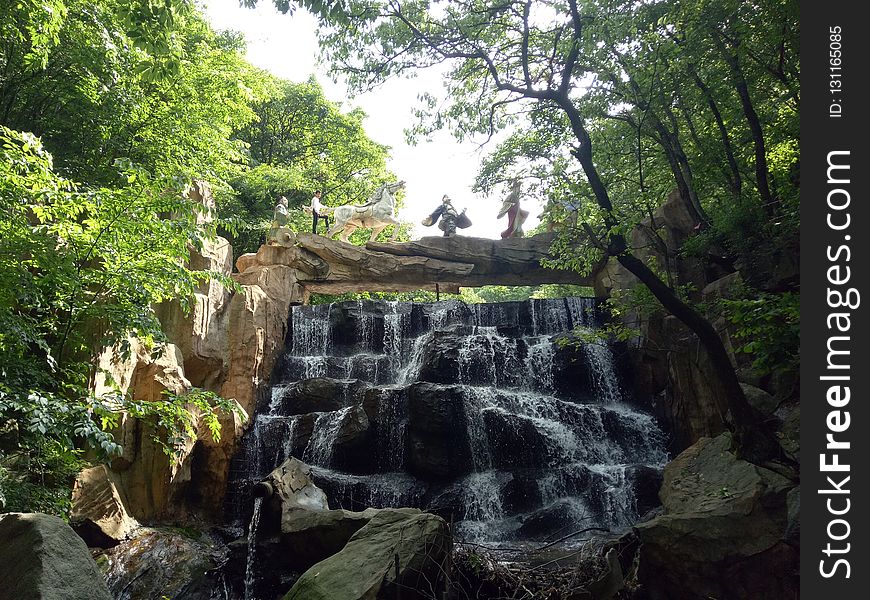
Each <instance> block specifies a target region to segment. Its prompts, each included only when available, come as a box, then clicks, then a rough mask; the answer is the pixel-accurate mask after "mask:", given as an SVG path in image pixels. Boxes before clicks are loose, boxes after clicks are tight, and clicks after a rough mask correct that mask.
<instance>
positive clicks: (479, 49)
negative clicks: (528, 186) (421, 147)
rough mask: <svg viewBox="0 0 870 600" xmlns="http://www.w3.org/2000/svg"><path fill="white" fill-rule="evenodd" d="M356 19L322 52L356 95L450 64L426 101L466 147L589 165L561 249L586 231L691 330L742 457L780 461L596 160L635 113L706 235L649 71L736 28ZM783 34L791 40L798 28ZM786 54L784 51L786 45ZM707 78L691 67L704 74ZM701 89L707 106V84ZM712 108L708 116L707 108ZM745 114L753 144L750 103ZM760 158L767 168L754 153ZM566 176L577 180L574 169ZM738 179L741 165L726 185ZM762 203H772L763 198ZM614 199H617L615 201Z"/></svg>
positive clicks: (556, 13)
mask: <svg viewBox="0 0 870 600" xmlns="http://www.w3.org/2000/svg"><path fill="white" fill-rule="evenodd" d="M735 4H736V3H735ZM758 6H759V7H760V8H759V10H760V11H767V12H768V13H773V12H775V11H773V9H772V8H771V6H772V5H771V4H768V3H761V4H760V5H758ZM727 8H733V4H729V5H728V7H726V10H727ZM349 14H350V15H351V16H350V26H349V27H348V26H346V25H345V26H342V27H341V28H338V27H334V28H332V29H328V30H327V31H326V32H325V33H324V34H323V42H324V45H325V48H326V52H327V55H328V57H329V58H330V59H331V60H332V61H333V63H334V64H336V65H338V66H337V68H338V69H339V70H341V71H342V72H343V73H345V74H346V75H347V76H348V78H349V80H350V81H351V83H352V84H353V85H355V86H356V87H357V88H360V89H362V88H365V87H368V86H371V85H373V84H376V83H377V82H379V81H382V80H383V79H384V78H386V77H390V76H395V75H403V74H407V73H410V72H413V71H414V70H416V69H421V68H427V67H432V66H435V65H447V66H448V68H449V71H448V76H447V80H446V92H447V101H446V102H445V103H439V102H434V101H430V102H429V103H428V106H429V107H431V108H432V109H433V110H432V111H430V116H431V118H432V119H433V121H432V122H433V123H435V125H440V124H449V126H450V127H451V128H452V130H453V131H454V133H456V134H458V135H473V134H480V133H482V134H492V133H493V132H494V131H496V130H498V129H502V128H506V127H514V126H518V125H519V126H521V127H522V126H526V129H525V132H526V134H527V136H534V135H537V134H539V133H540V134H542V135H544V136H550V137H551V138H552V139H554V140H556V141H557V142H558V145H557V146H556V149H555V150H554V151H553V152H552V154H551V156H553V155H555V156H554V160H558V161H560V164H561V165H562V166H563V167H568V162H567V161H566V160H565V159H566V157H567V156H570V157H571V158H572V160H573V161H576V164H579V165H580V168H581V169H582V172H583V175H584V181H583V182H582V186H581V187H582V189H583V191H585V192H587V193H588V198H589V199H590V200H591V201H592V202H593V203H594V210H593V209H592V208H591V207H590V206H589V205H588V203H587V204H586V206H584V207H583V208H582V210H580V211H579V213H580V214H579V216H578V219H579V222H578V227H577V230H572V231H569V232H568V235H567V236H563V243H562V246H561V247H562V248H566V247H567V245H568V244H566V243H565V238H566V237H567V238H568V239H569V240H573V239H577V238H578V237H579V236H578V233H579V232H580V231H582V233H583V234H584V237H585V238H586V244H585V245H586V246H587V248H588V247H589V245H590V244H591V245H592V246H595V247H596V248H597V249H598V250H599V251H600V252H603V253H605V254H606V255H608V256H612V257H615V258H616V260H618V261H619V263H620V264H621V265H622V266H624V267H625V268H626V269H627V270H629V271H630V272H631V273H632V274H634V275H635V276H636V277H637V278H638V279H639V280H640V282H642V283H643V284H644V285H645V286H647V287H648V288H649V290H650V291H651V293H652V294H653V295H654V296H655V297H656V299H657V300H658V301H659V302H660V303H661V305H662V306H663V307H664V308H665V309H666V310H668V311H669V312H670V313H671V314H673V315H674V316H676V317H677V318H678V319H680V320H681V321H682V322H683V323H684V324H686V325H687V326H688V327H689V329H691V330H692V331H693V332H694V333H695V335H697V336H698V338H699V340H700V342H701V344H702V345H703V347H704V348H705V350H706V352H707V354H708V356H709V358H710V360H711V363H712V365H713V368H714V372H715V374H716V377H717V379H718V383H719V385H720V386H721V387H722V388H723V389H724V391H725V393H726V396H727V399H728V400H727V401H728V405H727V406H724V407H721V408H722V413H723V415H724V414H725V413H726V412H727V413H729V414H730V422H731V425H732V427H733V429H734V430H735V433H736V439H737V443H738V445H739V447H740V449H741V451H742V452H743V453H744V454H745V455H746V456H747V457H749V458H751V459H755V460H763V459H766V458H770V457H771V456H772V455H774V454H775V453H776V452H777V451H778V446H777V444H776V443H775V441H773V439H772V438H771V437H770V436H769V435H768V433H767V432H766V431H765V430H764V429H763V427H762V426H761V425H760V424H759V422H758V420H757V419H756V418H755V415H754V412H753V410H752V409H751V407H750V406H749V404H748V402H747V400H746V398H745V396H744V394H743V391H742V389H741V387H740V384H739V382H738V380H737V377H736V374H735V371H734V369H733V367H732V365H731V363H730V361H729V358H728V354H727V352H726V350H725V348H724V346H723V344H722V340H721V339H720V337H719V335H718V333H717V332H716V330H715V329H714V328H713V326H712V325H711V323H710V321H709V320H708V319H707V318H705V317H704V316H703V315H702V314H701V313H700V312H699V311H698V310H697V309H696V308H694V307H693V306H692V305H691V304H690V303H688V302H686V301H684V300H683V299H682V298H680V296H679V295H678V294H677V292H676V291H675V289H674V288H673V287H671V286H670V285H668V283H666V282H665V281H663V279H662V278H661V277H660V276H659V275H658V274H657V273H656V272H655V271H654V270H653V269H652V268H651V267H650V266H649V265H647V264H645V263H644V262H643V261H641V260H640V259H638V257H637V256H636V255H635V254H634V253H633V249H632V248H631V247H630V246H629V243H628V241H627V233H628V232H629V231H630V229H631V227H632V225H633V224H634V220H633V218H632V217H633V215H636V214H637V213H638V212H639V210H638V209H639V208H642V207H643V206H644V203H645V202H649V198H643V197H635V198H632V197H631V196H629V199H628V201H627V202H622V201H621V197H620V196H614V195H613V194H612V193H611V192H612V190H614V189H624V190H625V191H626V192H628V191H629V190H631V186H625V185H622V186H621V185H620V183H619V181H618V176H619V175H620V174H618V173H616V174H615V173H611V172H609V170H608V165H607V164H606V163H601V162H600V161H596V160H595V158H596V156H597V155H596V154H595V153H594V152H593V148H598V147H599V146H598V144H601V145H606V144H607V143H608V142H607V140H606V139H603V138H602V137H601V135H600V133H602V132H607V131H608V129H607V127H606V125H604V123H605V122H606V121H607V120H608V118H609V117H614V116H617V115H618V113H620V112H624V111H623V110H622V109H623V108H624V107H625V106H626V105H628V106H630V107H633V113H632V112H629V113H628V114H626V115H625V116H624V118H623V119H622V120H623V122H624V123H626V124H628V125H629V126H630V127H631V129H632V130H633V131H634V132H635V134H634V135H633V136H632V139H635V140H638V141H637V143H636V144H635V145H634V150H635V152H633V153H632V154H631V155H634V156H635V157H637V163H638V168H641V167H642V166H643V163H644V161H645V160H646V155H647V154H649V153H650V152H651V149H650V146H649V145H648V142H644V141H643V140H644V139H647V140H651V141H652V142H653V143H654V144H655V145H656V146H657V148H658V149H659V152H660V154H658V155H657V156H656V157H655V160H661V159H662V158H664V160H665V161H666V163H667V165H668V169H669V170H670V172H671V176H672V180H671V181H672V184H673V183H675V184H676V186H677V188H678V189H679V191H680V196H681V198H683V200H684V201H685V202H686V203H687V205H688V206H690V207H691V209H692V210H693V211H694V212H695V214H696V216H697V218H698V220H699V223H700V226H701V227H704V226H705V225H704V222H705V221H706V220H707V218H708V217H707V216H706V215H705V210H704V207H703V206H702V205H701V201H700V196H699V194H698V191H697V186H696V185H695V177H694V173H695V171H694V170H693V166H692V164H691V161H690V159H689V158H688V153H687V152H686V149H685V146H684V143H683V138H682V137H681V135H682V132H681V130H680V128H681V127H683V126H686V125H685V124H684V123H685V119H684V118H683V120H682V123H681V120H680V116H683V117H685V115H680V114H679V112H678V108H679V107H678V106H677V105H676V104H675V102H674V95H675V94H676V93H677V92H678V91H679V90H680V89H681V88H678V87H673V86H674V80H673V77H674V75H675V73H676V72H677V71H676V70H675V69H673V68H671V69H668V71H667V74H666V75H665V76H661V75H657V74H656V72H655V70H654V69H657V68H661V67H662V65H663V64H668V65H674V64H676V63H677V62H679V66H680V67H684V68H685V69H688V65H689V64H691V58H692V56H693V54H692V53H691V52H689V51H681V46H680V44H681V43H683V44H685V42H682V41H681V36H683V35H686V36H690V37H691V38H692V39H693V40H695V39H696V33H697V31H699V30H701V29H702V28H703V30H704V31H706V32H707V33H709V31H717V32H718V31H723V32H725V31H734V30H735V29H737V28H735V27H727V22H721V21H718V20H717V18H718V17H719V16H720V13H715V14H712V15H707V14H705V13H701V12H692V11H691V10H690V9H687V8H686V7H685V5H684V3H682V2H680V1H678V0H674V1H672V2H662V3H654V4H644V3H636V2H626V1H619V0H617V1H598V2H587V3H581V2H579V1H578V0H548V1H543V2H534V3H533V2H531V1H530V0H524V1H523V0H516V1H512V0H494V1H480V0H460V1H455V2H447V3H445V2H433V3H430V2H426V1H412V2H401V1H399V0H382V1H373V2H360V3H357V4H354V5H353V7H352V8H351V10H350V11H349ZM741 16H745V15H739V14H738V15H732V14H728V15H727V18H728V19H730V20H732V21H740V19H741ZM787 24H788V26H789V27H791V29H790V30H789V31H790V32H793V31H794V30H795V28H796V24H795V23H793V22H788V23H787ZM727 39H731V40H732V42H731V46H730V47H729V46H728V45H727V44H726V45H725V50H722V49H721V48H720V54H721V55H722V57H723V58H725V59H726V62H727V61H728V60H731V59H729V58H728V57H727V56H726V54H727V52H731V55H730V56H731V57H732V58H733V53H734V52H735V51H739V48H740V44H739V43H738V44H737V48H738V50H735V44H734V42H733V40H734V39H735V38H734V36H731V37H729V38H727ZM738 39H739V38H738ZM683 47H685V46H683ZM781 47H782V52H783V53H786V50H787V48H786V45H782V46H781ZM788 50H789V51H790V50H791V49H790V48H788ZM665 52H668V53H671V54H673V56H674V58H670V59H668V61H666V62H663V60H664V59H660V55H661V53H665ZM664 58H667V56H665V57H664ZM789 59H791V57H789ZM698 68H699V67H698V66H697V65H696V66H695V69H696V72H697V69H698ZM783 72H785V70H783ZM731 73H732V76H733V77H734V78H735V81H736V79H737V78H738V73H737V72H736V71H735V69H734V67H733V65H731ZM686 77H691V72H687V73H686V74H685V75H683V78H686ZM744 80H745V77H744ZM662 83H663V84H664V85H663V86H661V84H662ZM702 83H703V81H702ZM704 85H707V84H704ZM736 85H738V86H739V85H740V84H736ZM789 85H795V82H794V81H790V82H789ZM660 86H661V87H660ZM695 87H696V88H697V93H698V94H701V95H703V93H704V91H703V86H697V85H696V86H695ZM708 89H709V86H708ZM738 92H740V90H738ZM739 95H740V97H741V99H743V98H744V96H745V94H743V93H742V92H740V93H739ZM705 100H707V106H709V98H705ZM743 108H744V113H747V119H748V121H750V127H749V128H750V130H751V131H753V132H754V131H755V129H756V128H755V125H754V124H753V123H751V121H752V119H751V118H750V117H749V116H748V110H747V108H748V106H747V103H746V102H745V101H744V102H743ZM711 110H712V109H711ZM690 112H691V111H690ZM687 114H688V113H687ZM720 116H721V115H720ZM756 116H757V115H756ZM541 124H546V125H547V127H542V126H541ZM721 131H722V130H721V128H720V133H721ZM593 136H594V139H593ZM594 140H597V142H595V143H593V142H594ZM699 140H700V137H699ZM723 141H724V139H723ZM514 142H515V143H516V144H517V146H518V147H522V146H523V141H522V140H517V139H516V138H514ZM702 143H703V142H702ZM535 147H540V145H538V144H535ZM732 151H733V147H732ZM754 158H755V162H756V163H760V162H761V156H760V155H759V152H758V151H757V150H756V152H755V153H754ZM755 167H756V173H760V171H761V170H763V169H764V167H763V166H760V165H759V164H756V165H755ZM732 170H733V167H732ZM563 173H566V174H570V170H568V169H566V170H564V171H563ZM738 174H740V172H739V167H738V171H737V173H733V172H732V173H731V176H732V178H736V175H738ZM622 175H623V176H624V173H622ZM763 179H764V178H762V177H759V178H758V181H757V183H758V186H759V188H762V187H763V186H764V181H763ZM643 185H644V184H643V183H642V184H641V190H643ZM759 193H760V195H761V198H762V203H763V204H765V205H767V202H766V200H765V199H764V198H765V195H764V193H763V191H759ZM614 197H616V198H617V199H618V200H620V201H618V202H614ZM580 203H582V197H581V199H578V204H580ZM577 208H580V207H577ZM774 209H776V207H774ZM575 266H583V265H582V264H575ZM587 266H588V265H587Z"/></svg>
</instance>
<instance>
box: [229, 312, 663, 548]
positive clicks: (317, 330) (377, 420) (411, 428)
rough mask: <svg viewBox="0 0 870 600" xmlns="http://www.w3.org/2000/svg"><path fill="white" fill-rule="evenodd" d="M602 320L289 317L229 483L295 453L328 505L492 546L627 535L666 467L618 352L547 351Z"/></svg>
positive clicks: (585, 315) (454, 315)
mask: <svg viewBox="0 0 870 600" xmlns="http://www.w3.org/2000/svg"><path fill="white" fill-rule="evenodd" d="M595 308H596V304H595V301H594V300H593V299H589V298H566V299H558V300H530V301H527V302H509V303H498V304H484V305H471V306H466V305H465V304H463V303H461V302H456V301H449V302H440V303H435V304H412V303H398V302H371V301H358V302H344V303H340V304H335V305H329V306H307V307H294V309H293V312H292V315H291V333H290V336H289V342H288V346H287V349H286V351H285V353H284V354H283V355H282V356H281V358H280V359H279V361H278V364H277V365H276V368H275V371H274V373H273V375H272V389H271V394H270V395H269V396H268V397H267V398H264V400H263V402H262V403H261V406H260V408H259V411H258V414H257V415H256V417H255V420H254V423H253V427H252V429H251V431H250V432H249V433H248V435H247V436H246V438H245V440H244V443H243V449H242V452H240V454H239V458H238V459H237V464H236V467H237V468H236V469H235V473H236V474H237V479H247V480H256V479H258V478H261V477H263V476H265V475H266V474H267V473H268V472H269V471H270V470H272V469H273V468H275V467H276V466H277V465H278V464H280V463H281V462H282V461H283V460H285V459H286V458H288V457H289V456H295V457H297V458H299V459H300V460H303V461H304V462H307V463H309V464H310V465H312V467H313V470H312V473H313V475H314V477H315V481H316V482H317V483H318V485H320V486H321V487H322V488H323V489H324V490H325V491H326V493H327V496H328V497H329V502H330V506H332V507H342V508H348V509H353V510H361V509H363V508H365V507H368V506H376V507H384V506H417V507H420V508H424V509H426V510H431V511H433V512H436V513H438V514H441V515H442V516H445V517H446V518H449V519H451V520H453V521H454V522H455V523H456V533H457V536H458V537H460V538H466V539H468V538H473V539H475V540H478V541H484V540H485V541H488V542H494V543H498V542H502V541H510V542H511V543H514V542H516V541H517V540H520V541H522V540H543V539H550V538H553V537H554V536H556V535H557V534H560V535H563V534H564V533H566V531H567V532H570V531H571V528H572V527H576V528H577V529H580V528H582V527H591V526H597V527H604V528H612V527H621V526H625V525H628V524H630V523H632V522H633V521H634V520H636V519H637V517H638V516H639V515H638V507H637V506H636V494H635V491H636V489H637V488H638V486H639V485H641V483H640V482H641V481H643V480H646V481H649V477H650V473H652V474H653V475H655V474H656V473H658V472H659V471H660V470H661V467H662V466H663V464H664V463H665V461H666V459H667V456H666V452H665V449H664V440H663V436H662V434H661V432H660V431H659V429H658V428H657V427H656V425H655V422H654V420H653V419H652V417H651V416H649V415H648V414H646V413H644V412H641V411H638V410H637V409H636V408H634V407H632V405H631V398H630V395H629V394H627V393H626V391H625V390H624V389H623V388H622V386H621V385H620V382H619V376H618V374H617V368H616V363H615V358H614V355H613V352H612V349H611V347H610V346H609V345H608V344H606V343H603V342H588V343H586V342H582V343H581V342H577V343H575V344H568V345H564V344H556V343H555V339H556V338H557V337H559V336H573V330H577V329H579V330H581V331H586V332H588V331H591V330H594V329H595V328H597V327H598V325H599V323H598V318H597V316H596V310H595ZM572 339H575V340H576V339H577V338H572ZM644 478H646V479H644Z"/></svg>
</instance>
